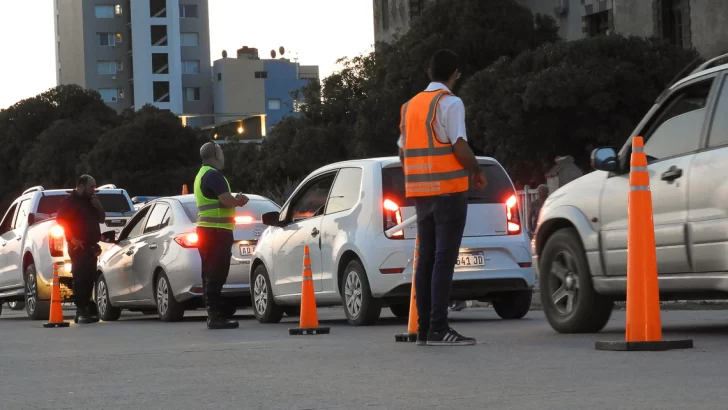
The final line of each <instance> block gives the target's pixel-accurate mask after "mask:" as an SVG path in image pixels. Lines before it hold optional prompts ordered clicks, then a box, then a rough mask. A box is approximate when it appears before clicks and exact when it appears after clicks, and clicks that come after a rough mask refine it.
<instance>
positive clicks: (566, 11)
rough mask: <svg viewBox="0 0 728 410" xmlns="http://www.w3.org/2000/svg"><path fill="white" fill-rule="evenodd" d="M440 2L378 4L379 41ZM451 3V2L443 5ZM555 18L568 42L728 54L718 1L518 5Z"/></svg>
mask: <svg viewBox="0 0 728 410" xmlns="http://www.w3.org/2000/svg"><path fill="white" fill-rule="evenodd" d="M434 1H435V0H372V4H373V6H374V33H375V34H374V37H375V41H376V42H390V41H392V40H393V39H394V37H395V35H396V34H403V33H405V32H406V31H407V30H408V29H409V26H410V24H411V22H412V21H413V20H414V19H416V18H417V17H419V15H420V14H421V13H422V9H423V8H424V7H427V5H428V4H431V3H432V2H434ZM442 1H446V0H442ZM517 1H518V2H520V3H521V4H523V5H525V6H526V7H528V8H530V9H531V10H532V11H533V12H534V13H541V14H546V15H550V16H552V17H554V19H556V22H557V24H558V25H559V35H560V36H561V38H563V39H566V40H576V39H579V38H583V37H590V36H598V35H604V34H608V33H621V34H623V35H635V36H640V37H657V38H661V39H663V40H665V41H667V42H670V43H672V44H675V45H677V46H679V47H686V48H689V47H694V48H695V49H696V50H698V52H700V53H701V54H702V55H703V57H705V58H712V57H714V56H716V55H719V54H724V53H728V36H726V33H727V32H728V27H726V25H725V24H724V23H725V22H726V21H728V1H716V0H517Z"/></svg>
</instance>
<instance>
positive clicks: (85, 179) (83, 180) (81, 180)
mask: <svg viewBox="0 0 728 410" xmlns="http://www.w3.org/2000/svg"><path fill="white" fill-rule="evenodd" d="M89 178H91V176H90V175H81V176H80V177H78V179H77V180H76V186H77V187H79V186H81V185H83V186H86V184H87V183H88V179H89Z"/></svg>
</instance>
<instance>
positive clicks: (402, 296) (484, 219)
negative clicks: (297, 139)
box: [250, 157, 535, 326]
mask: <svg viewBox="0 0 728 410" xmlns="http://www.w3.org/2000/svg"><path fill="white" fill-rule="evenodd" d="M478 162H479V163H480V164H481V167H482V168H483V170H484V171H485V174H486V177H487V179H488V186H487V187H486V189H485V190H483V191H481V192H476V191H472V192H470V194H469V195H470V198H469V203H470V204H469V206H468V218H467V223H466V227H465V233H464V235H463V240H462V245H461V250H460V252H461V253H460V257H459V260H458V263H457V265H456V266H455V277H454V280H453V284H452V298H453V299H460V300H471V299H477V300H481V301H492V303H493V306H494V308H495V310H496V312H497V313H498V315H500V316H501V317H502V318H505V319H520V318H522V317H523V316H525V315H526V313H527V312H528V310H529V307H530V304H531V294H532V288H533V285H534V282H535V271H534V269H533V267H532V266H531V264H532V261H531V249H530V244H529V239H528V236H527V235H526V233H525V232H524V231H523V230H522V229H521V224H520V221H519V217H518V215H519V213H518V209H517V208H518V204H517V200H516V196H515V189H514V187H513V183H512V182H511V180H510V178H509V177H508V175H507V174H506V172H505V170H504V169H503V167H501V165H500V164H499V163H498V162H497V161H496V160H494V159H492V158H487V157H478ZM414 214H415V209H414V203H413V201H412V200H407V199H406V197H405V194H404V175H403V173H402V165H401V163H400V161H399V158H397V157H388V158H374V159H363V160H356V161H346V162H340V163H336V164H331V165H328V166H325V167H323V168H320V169H318V170H316V171H314V172H313V173H311V174H310V175H309V176H308V177H307V178H306V179H305V180H304V181H303V182H302V183H301V184H300V185H299V186H298V187H297V188H296V190H295V191H294V192H293V194H292V195H291V197H290V198H289V199H288V201H286V203H285V204H284V205H283V207H282V208H281V211H280V213H279V212H271V213H268V214H265V215H263V222H264V223H265V224H266V225H269V227H268V228H267V229H266V230H265V231H264V232H263V234H262V235H261V237H260V239H259V241H258V246H257V247H256V249H255V253H254V255H253V262H252V265H251V271H250V272H251V277H250V284H251V298H252V303H253V311H254V313H255V316H256V318H257V319H258V321H259V322H261V323H275V322H278V321H280V320H281V317H282V314H283V313H284V310H285V309H287V308H288V307H292V306H298V305H299V304H300V302H301V281H302V263H303V249H304V246H305V245H308V247H309V249H310V252H311V268H312V271H313V282H314V289H315V293H316V303H317V305H318V306H326V305H338V304H343V305H344V311H345V313H346V317H347V319H348V320H349V323H351V324H353V325H357V326H358V325H370V324H373V323H375V322H376V321H377V320H378V319H379V315H380V313H381V309H382V307H384V306H389V308H390V309H391V310H392V313H393V314H394V315H396V316H398V317H405V316H407V315H408V312H409V296H410V289H411V280H412V259H413V254H414V246H415V237H416V234H417V226H416V224H413V225H411V226H409V227H408V228H406V229H403V231H399V232H396V233H394V234H393V235H392V236H391V237H390V236H387V235H386V234H385V231H387V230H389V229H390V228H393V227H395V226H396V225H398V224H399V223H401V222H402V221H404V220H406V219H407V218H409V217H411V216H413V215H414Z"/></svg>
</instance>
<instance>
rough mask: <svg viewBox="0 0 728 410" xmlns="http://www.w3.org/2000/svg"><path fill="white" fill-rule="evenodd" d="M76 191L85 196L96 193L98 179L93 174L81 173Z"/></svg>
mask: <svg viewBox="0 0 728 410" xmlns="http://www.w3.org/2000/svg"><path fill="white" fill-rule="evenodd" d="M76 192H77V193H78V194H79V195H81V196H85V197H91V196H93V195H94V193H96V180H95V179H94V177H92V176H91V175H81V176H80V177H78V179H77V180H76Z"/></svg>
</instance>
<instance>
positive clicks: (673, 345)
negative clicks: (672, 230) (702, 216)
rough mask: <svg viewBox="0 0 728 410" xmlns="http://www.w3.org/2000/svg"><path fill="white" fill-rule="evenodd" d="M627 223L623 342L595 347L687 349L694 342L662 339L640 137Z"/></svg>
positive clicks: (635, 146) (634, 153) (634, 156)
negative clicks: (625, 324)
mask: <svg viewBox="0 0 728 410" xmlns="http://www.w3.org/2000/svg"><path fill="white" fill-rule="evenodd" d="M630 165H631V169H630V173H629V205H628V214H627V215H628V225H627V235H628V236H627V238H628V239H627V326H626V329H625V341H624V342H596V345H595V348H596V349H597V350H619V351H664V350H672V349H690V348H692V347H693V341H692V340H689V339H686V340H669V341H667V340H662V323H661V319H660V289H659V284H658V280H657V256H656V251H655V225H654V222H653V220H652V194H651V193H650V174H649V172H648V170H647V156H646V155H645V144H644V140H643V139H642V137H634V138H633V139H632V158H631V162H630Z"/></svg>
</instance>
